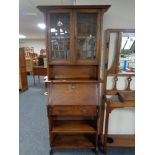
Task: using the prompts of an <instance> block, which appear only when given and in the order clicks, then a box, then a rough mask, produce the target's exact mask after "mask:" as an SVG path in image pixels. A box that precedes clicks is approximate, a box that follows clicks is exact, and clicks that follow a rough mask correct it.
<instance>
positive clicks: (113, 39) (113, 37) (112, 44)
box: [108, 33, 117, 70]
mask: <svg viewBox="0 0 155 155" xmlns="http://www.w3.org/2000/svg"><path fill="white" fill-rule="evenodd" d="M116 48H117V33H110V41H109V57H108V70H109V69H110V68H111V67H112V65H113V62H114V59H115V56H116V52H117V51H116Z"/></svg>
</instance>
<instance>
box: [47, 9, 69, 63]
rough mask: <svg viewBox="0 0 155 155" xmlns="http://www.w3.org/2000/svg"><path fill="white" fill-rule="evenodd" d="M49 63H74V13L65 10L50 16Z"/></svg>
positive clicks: (51, 13)
mask: <svg viewBox="0 0 155 155" xmlns="http://www.w3.org/2000/svg"><path fill="white" fill-rule="evenodd" d="M47 18H48V20H47V21H49V23H48V27H49V29H48V30H47V31H48V40H49V42H48V44H49V45H48V48H49V49H48V50H49V52H48V53H49V55H48V59H49V63H51V64H69V63H71V61H72V54H71V53H72V52H71V51H72V24H71V20H72V12H71V11H70V10H63V11H60V12H54V11H52V12H50V13H49V14H48V17H47Z"/></svg>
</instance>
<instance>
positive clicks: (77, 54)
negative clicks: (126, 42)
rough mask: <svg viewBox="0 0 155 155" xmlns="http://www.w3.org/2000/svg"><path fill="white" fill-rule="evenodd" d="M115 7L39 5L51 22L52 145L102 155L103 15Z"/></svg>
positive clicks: (48, 34)
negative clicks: (99, 123) (101, 75)
mask: <svg viewBox="0 0 155 155" xmlns="http://www.w3.org/2000/svg"><path fill="white" fill-rule="evenodd" d="M109 7H110V5H98V6H97V5H91V6H82V5H81V6H68V5H66V6H38V7H37V8H38V9H39V10H41V11H42V12H43V13H44V17H45V23H46V50H47V56H48V68H47V73H48V105H47V112H48V122H49V141H50V146H51V151H50V154H52V149H53V148H92V149H94V151H95V152H96V153H97V150H98V149H97V143H98V126H99V125H98V119H99V108H100V106H99V87H98V85H99V82H100V61H101V60H100V59H101V58H100V54H101V47H102V29H103V26H102V25H103V15H104V13H105V12H106V11H107V10H108V8H109Z"/></svg>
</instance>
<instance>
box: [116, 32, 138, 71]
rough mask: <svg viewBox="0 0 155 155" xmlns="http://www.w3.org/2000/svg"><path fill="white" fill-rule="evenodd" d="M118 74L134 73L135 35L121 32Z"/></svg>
mask: <svg viewBox="0 0 155 155" xmlns="http://www.w3.org/2000/svg"><path fill="white" fill-rule="evenodd" d="M118 72H119V73H134V72H135V33H124V32H122V37H121V49H120V55H119V69H118Z"/></svg>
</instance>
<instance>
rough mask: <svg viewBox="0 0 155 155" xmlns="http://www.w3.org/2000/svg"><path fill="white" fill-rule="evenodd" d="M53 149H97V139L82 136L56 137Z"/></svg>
mask: <svg viewBox="0 0 155 155" xmlns="http://www.w3.org/2000/svg"><path fill="white" fill-rule="evenodd" d="M52 147H55V148H95V147H96V146H95V137H94V136H90V135H85V134H82V135H81V134H80V135H55V136H54V138H53V143H52Z"/></svg>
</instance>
